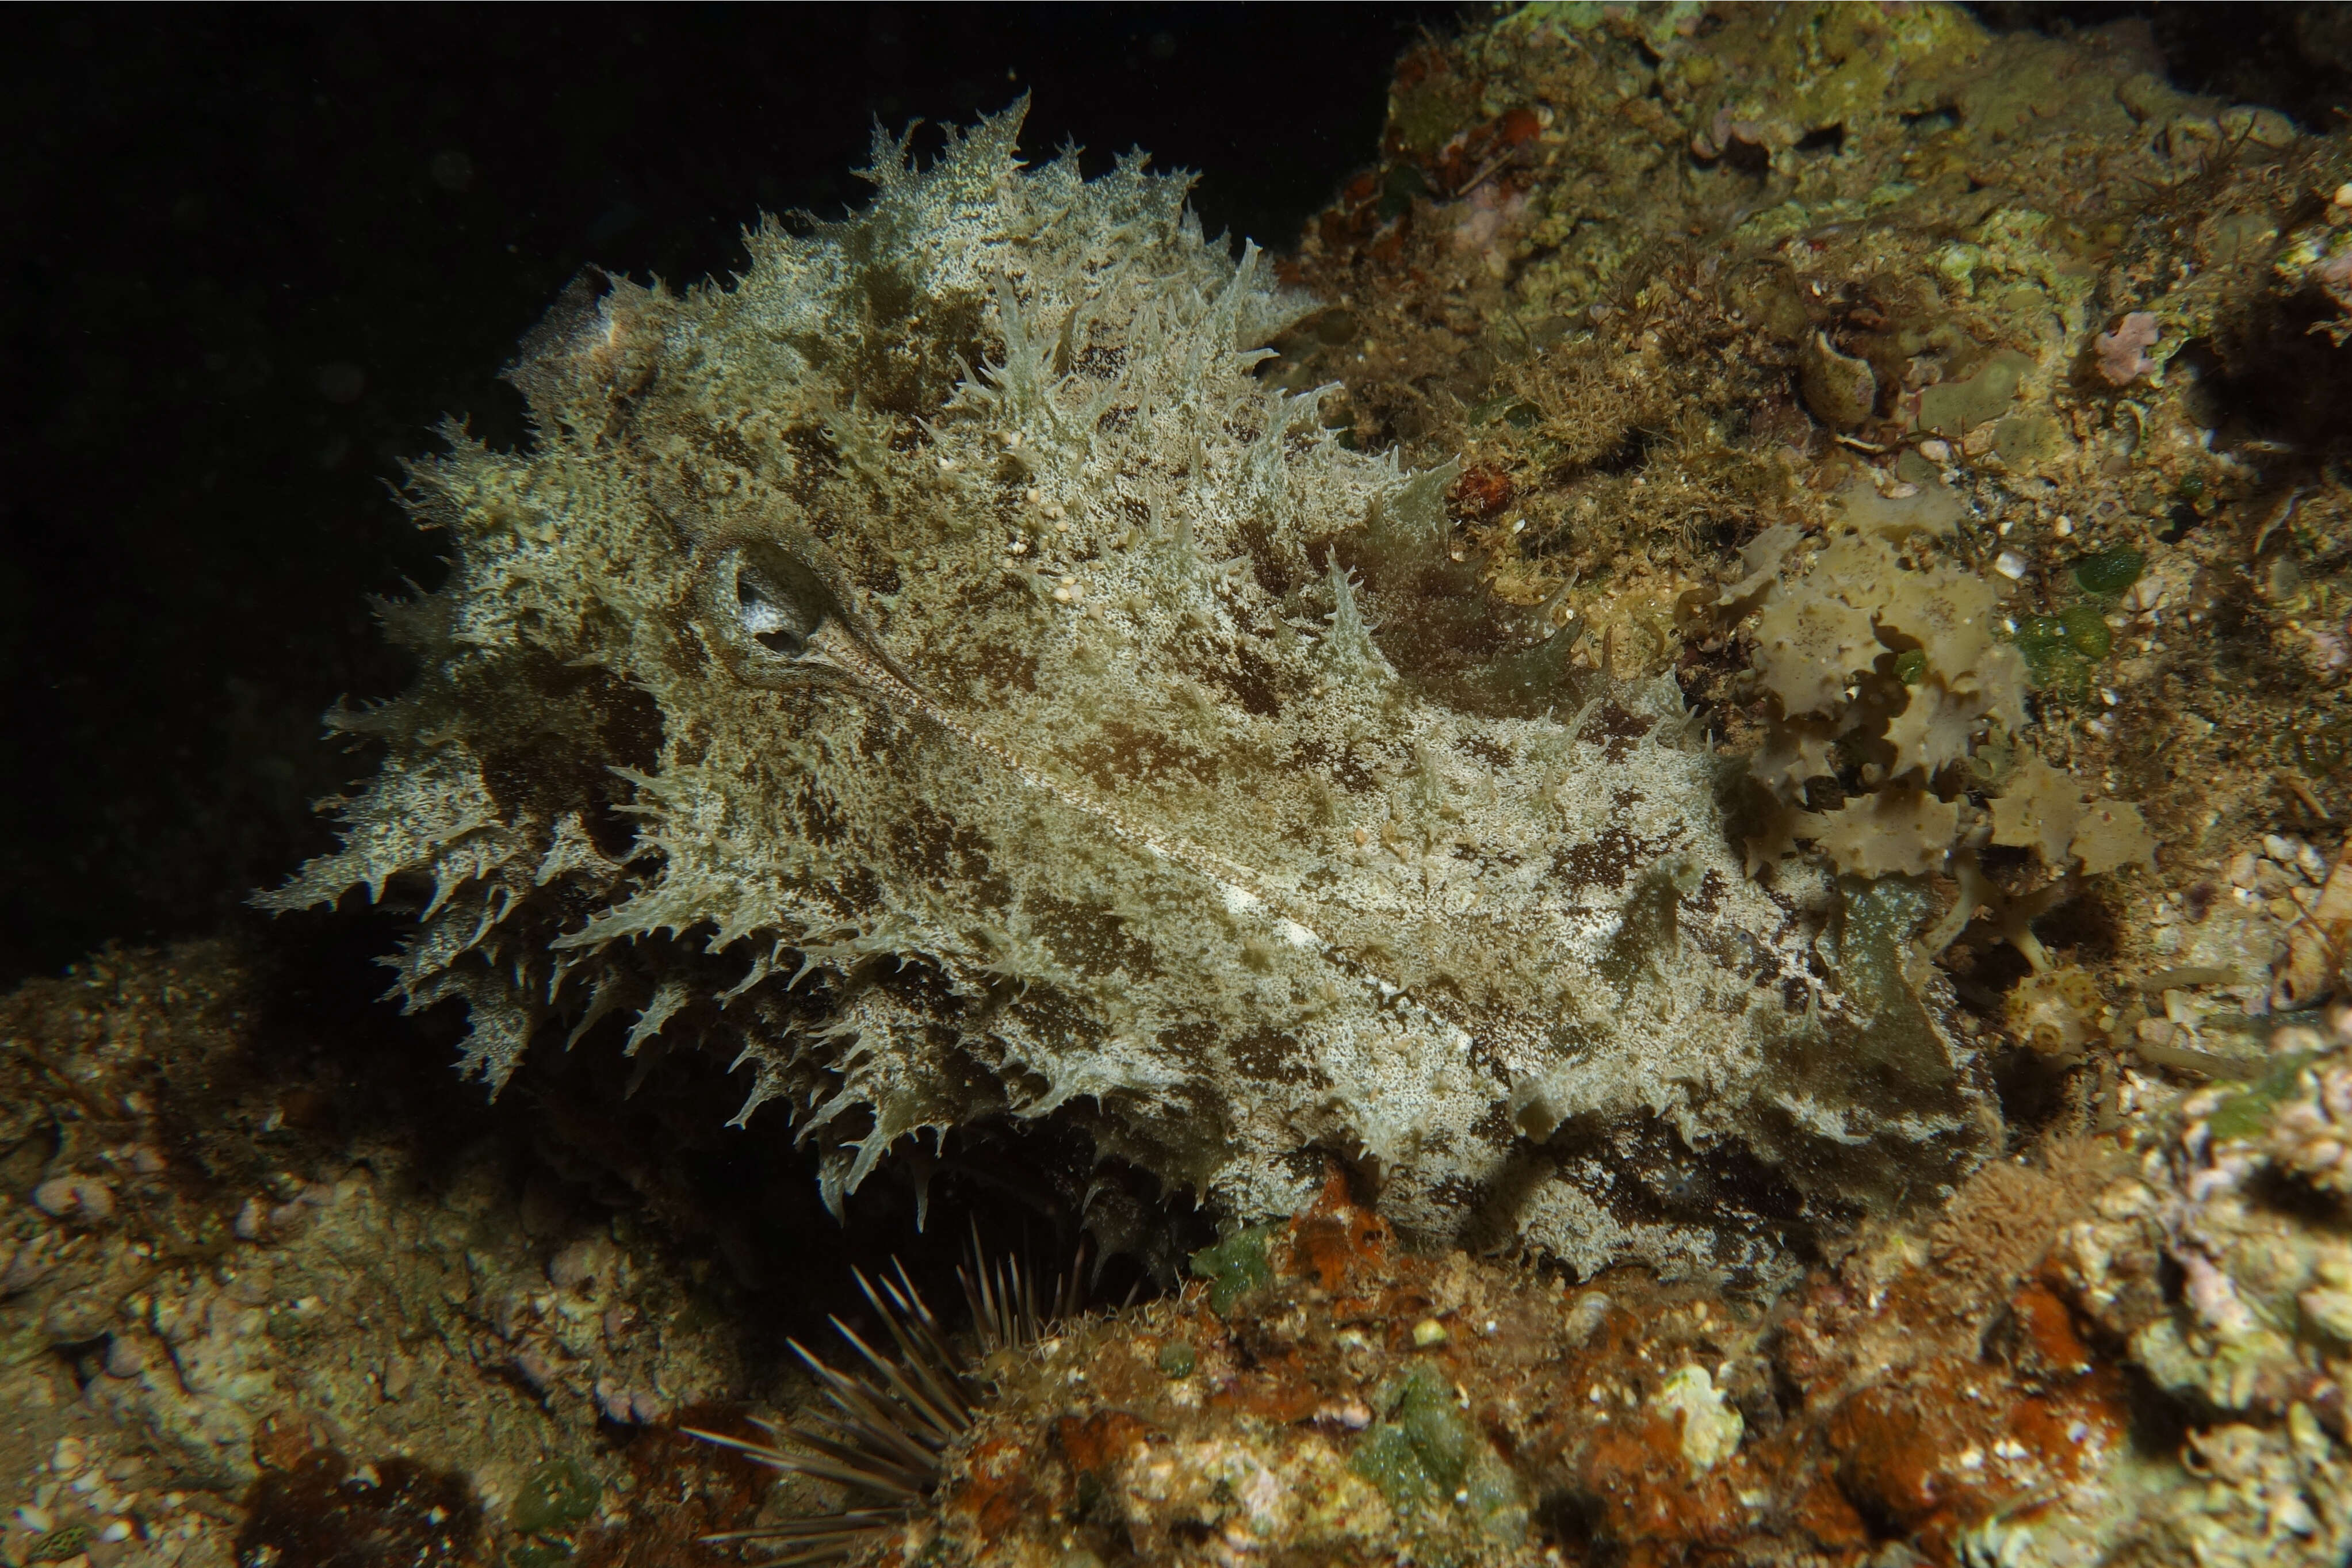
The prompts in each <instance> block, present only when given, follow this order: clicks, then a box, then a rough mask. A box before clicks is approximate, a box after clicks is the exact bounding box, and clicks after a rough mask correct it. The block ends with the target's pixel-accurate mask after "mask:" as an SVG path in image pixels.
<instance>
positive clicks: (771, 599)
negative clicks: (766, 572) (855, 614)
mask: <svg viewBox="0 0 2352 1568" xmlns="http://www.w3.org/2000/svg"><path fill="white" fill-rule="evenodd" d="M735 604H736V607H737V609H738V610H739V611H740V613H741V615H742V617H743V631H744V633H745V635H746V636H748V637H751V640H752V641H753V642H755V643H758V644H759V645H760V646H761V647H764V648H766V649H767V650H768V651H769V652H770V653H780V654H782V655H783V656H784V657H785V658H799V657H800V656H801V652H802V650H803V649H804V648H805V647H808V635H809V633H810V632H812V631H814V630H815V629H816V628H815V627H814V626H809V625H808V624H807V623H805V622H804V621H803V620H802V619H800V617H799V616H796V615H794V614H793V609H792V608H791V607H789V606H787V605H782V604H779V603H778V602H777V600H776V598H775V596H774V595H773V594H772V591H771V590H769V589H768V588H766V587H764V586H763V585H762V584H761V583H760V582H759V581H758V580H757V579H755V578H753V577H751V575H750V574H739V575H738V576H737V577H736V579H735Z"/></svg>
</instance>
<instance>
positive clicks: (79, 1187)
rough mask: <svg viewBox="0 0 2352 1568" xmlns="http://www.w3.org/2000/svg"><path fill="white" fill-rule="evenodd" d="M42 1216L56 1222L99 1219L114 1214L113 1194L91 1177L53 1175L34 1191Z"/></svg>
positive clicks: (104, 1185)
mask: <svg viewBox="0 0 2352 1568" xmlns="http://www.w3.org/2000/svg"><path fill="white" fill-rule="evenodd" d="M33 1202H34V1204H35V1205H37V1207H38V1208H39V1209H40V1210H41V1212H42V1213H43V1214H47V1215H54V1216H55V1217H57V1218H58V1219H87V1220H101V1219H104V1218H106V1217H107V1216H108V1215H111V1214H113V1213H114V1192H113V1189H112V1188H110V1187H109V1186H108V1185H107V1184H105V1183H104V1182H101V1181H99V1180H97V1179H96V1178H94V1177H90V1176H52V1177H51V1178H50V1179H49V1180H47V1181H46V1182H43V1183H42V1184H40V1185H39V1186H37V1187H35V1188H34V1189H33Z"/></svg>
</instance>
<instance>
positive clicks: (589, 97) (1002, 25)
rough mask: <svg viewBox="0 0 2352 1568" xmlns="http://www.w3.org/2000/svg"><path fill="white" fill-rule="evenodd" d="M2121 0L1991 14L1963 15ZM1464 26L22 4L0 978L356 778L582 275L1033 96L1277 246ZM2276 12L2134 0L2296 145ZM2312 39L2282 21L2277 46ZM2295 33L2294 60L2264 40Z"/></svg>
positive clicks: (161, 913)
mask: <svg viewBox="0 0 2352 1568" xmlns="http://www.w3.org/2000/svg"><path fill="white" fill-rule="evenodd" d="M2133 9H2138V10H2142V11H2144V12H2145V11H2147V7H2126V6H2084V5H2073V6H2062V7H2038V6H2032V5H1989V6H1986V7H1983V8H1982V9H1981V10H1980V15H1982V16H1985V18H1986V19H1987V20H1988V21H1989V22H1990V23H1992V24H1993V25H1995V26H2065V25H2067V24H2068V21H2069V19H2070V18H2079V19H2081V20H2083V21H2085V22H2098V21H2106V20H2111V19H2114V18H2115V17H2116V16H2122V15H2125V14H2126V13H2127V12H2128V11H2130V10H2133ZM1469 14H1470V13H1469V12H1468V11H1457V9H1456V8H1455V7H1454V6H1450V5H1398V6H1387V7H1378V8H1373V7H1356V6H1337V5H1328V6H1322V5H1318V6H1295V7H1270V6H1267V7H1261V6H1246V7H1245V6H1237V5H1227V6H1153V5H1143V6H1068V7H1058V8H1049V9H1048V8H1025V7H1013V8H993V7H981V6H967V7H952V8H922V7H902V6H897V5H877V6H872V7H839V8H835V7H822V6H811V5H795V6H779V7H772V8H763V9H752V8H730V7H715V6H704V5H677V6H666V7H658V8H635V7H610V8H600V9H595V10H573V9H569V8H563V7H554V6H530V7H480V8H464V9H457V8H446V7H425V6H417V7H404V8H399V9H383V8H373V7H356V6H354V7H335V8H325V7H319V8H293V7H273V8H268V9H263V8H239V9H216V8H210V7H195V6H182V7H170V8H152V9H151V8H132V7H84V8H75V9H63V8H41V7H20V8H16V9H13V10H12V11H11V12H10V14H9V18H8V20H9V28H8V35H7V41H6V44H5V47H4V48H0V267H5V269H6V272H5V278H6V287H5V289H0V533H5V550H0V984H7V983H11V982H13V981H14V980H16V979H17V978H19V977H21V976H23V975H26V974H28V973H45V972H54V971H55V970H57V969H58V967H59V966H61V965H63V964H65V963H69V962H71V961H72V960H74V959H75V958H77V957H78V956H79V955H80V954H81V953H83V952H86V951H88V950H89V949H90V948H92V947H94V946H96V945H98V944H99V943H100V942H106V941H109V940H120V941H124V942H140V941H149V940H154V939H157V938H163V937H172V936H178V935H186V934H194V933H198V932H204V931H211V930H215V929H217V928H218V927H219V926H220V925H221V923H222V922H223V921H224V920H226V919H230V918H236V911H237V910H238V909H239V900H241V899H242V897H243V895H244V893H245V891H246V890H247V889H249V888H251V887H253V886H255V885H257V884H259V883H265V882H274V881H276V880H278V879H280V878H281V877H282V876H283V875H284V874H285V873H286V871H287V870H288V869H289V868H290V867H291V866H292V865H293V864H295V863H296V862H297V861H298V860H299V858H301V857H302V856H303V855H306V854H310V853H315V852H317V851H318V850H320V849H321V848H323V847H327V846H328V844H329V843H330V842H331V836H330V834H329V833H328V831H327V829H326V826H325V825H324V824H323V823H321V822H320V821H319V820H318V819H317V818H315V817H314V816H312V814H311V813H310V809H309V803H310V801H311V800H312V799H313V798H314V797H317V796H320V795H327V794H331V793H332V792H334V791H336V790H338V789H341V788H343V787H345V786H347V785H348V784H351V783H352V781H354V780H355V779H356V778H358V777H360V776H362V774H364V773H366V772H367V771H368V768H369V766H370V765H371V764H370V760H369V759H367V758H365V757H356V756H351V755H347V754H342V753H339V752H335V751H333V750H331V749H330V748H328V747H326V746H323V745H321V744H320V742H319V740H318V714H319V712H320V710H321V709H323V708H324V707H326V706H327V705H328V704H329V703H330V702H331V701H332V700H334V699H335V698H336V697H337V696H338V695H339V694H342V693H349V694H352V696H354V697H359V698H366V697H374V696H383V695H385V694H387V693H389V692H391V691H393V690H395V689H398V687H399V686H400V685H401V684H402V683H403V681H404V678H405V676H404V670H403V669H402V668H400V665H399V663H398V661H397V659H396V658H395V657H394V656H393V655H392V654H391V653H389V652H388V651H387V650H385V649H383V647H380V646H379V644H378V642H377V639H376V637H375V635H374V632H373V626H372V624H371V620H370V616H369V612H368V610H367V607H366V605H365V602H364V596H365V595H368V594H370V593H391V592H397V591H398V590H399V588H400V586H401V584H402V582H403V580H404V578H412V579H415V580H418V581H421V582H426V583H430V582H432V581H434V580H435V579H436V576H437V574H438V571H439V567H438V564H437V562H436V555H435V549H436V546H435V543H434V542H433V541H432V540H431V539H430V538H429V537H425V536H421V535H419V534H417V533H415V531H412V530H411V529H410V528H409V527H408V526H407V524H406V522H405V521H404V518H403V517H402V515H401V513H400V512H399V510H398V509H397V508H396V507H395V506H394V504H393V502H392V500H391V499H390V497H389V495H388V493H387V481H388V480H390V479H393V478H394V476H395V475H396V474H397V472H398V464H397V459H398V458H401V457H402V456H404V455H408V454H415V453H417V452H420V451H424V450H427V449H429V448H430V445H431V439H430V437H429V434H428V431H429V429H430V427H431V426H432V425H433V424H434V423H435V422H436V420H437V419H438V418H439V417H440V416H442V415H443V414H444V413H454V414H457V415H460V416H465V417H467V418H469V419H470V420H471V421H472V422H473V424H474V426H475V428H476V429H477V430H478V431H479V432H481V433H483V434H484V435H486V436H488V437H490V438H491V439H493V440H494V441H501V442H503V441H509V440H511V439H513V438H514V437H515V435H516V433H517V402H516V399H515V398H514V396H513V395H511V394H510V393H509V391H508V390H507V389H506V388H504V387H503V386H502V385H501V384H499V383H498V382H497V381H496V380H495V379H494V376H495V372H496V371H497V369H498V367H499V364H500V363H503V361H504V360H505V358H506V356H507V354H508V353H509V349H510V347H511V345H512V344H513V342H515V340H516V338H517V337H518V335H519V334H520V333H521V332H522V331H524V330H525V329H526V328H527V327H528V326H530V323H531V322H532V321H533V320H534V319H535V318H536V317H537V315H538V313H539V312H540V311H541V309H543V307H544V306H545V304H546V303H547V301H548V300H550V299H551V298H552V297H553V295H554V294H555V293H556V291H557V290H558V289H561V288H562V285H563V283H564V282H565V280H566V279H569V278H570V277H571V276H572V273H573V272H574V271H575V270H577V269H578V268H580V267H581V266H582V265H583V264H585V263H588V262H591V261H593V262H596V263H599V264H602V265H604V266H605V267H607V268H613V269H615V270H620V271H626V272H630V273H635V274H637V275H640V276H642V275H644V274H646V273H647V272H658V273H660V274H661V275H662V276H664V277H666V278H667V279H672V280H674V281H679V282H683V281H686V280H689V279H695V278H698V277H701V276H703V275H705V274H709V273H712V272H715V271H724V270H726V269H728V268H731V267H733V266H735V265H738V264H739V263H740V258H741V251H740V245H739V242H738V235H739V232H740V228H741V227H742V226H743V225H744V224H745V223H746V222H748V221H750V220H751V218H752V217H753V216H755V214H756V213H757V212H759V211H760V210H761V209H769V210H778V209H787V208H794V207H804V208H811V209H814V210H816V211H818V212H820V213H828V212H837V211H838V210H839V209H840V207H841V206H842V205H844V204H845V203H849V202H852V201H855V200H856V199H857V198H858V192H859V187H858V186H857V185H856V183H855V182H854V181H853V180H851V179H850V178H849V176H848V174H847V171H848V170H849V169H850V168H851V167H853V166H854V165H856V164H857V163H862V162H863V161H864V157H865V153H866V138H867V135H868V128H869V126H870V124H871V123H872V121H873V120H874V119H875V118H876V117H877V116H878V117H879V118H881V119H882V120H884V121H887V122H889V123H891V124H892V125H894V126H895V125H898V124H900V123H903V122H904V121H907V120H908V119H910V118H913V117H918V116H920V117H924V118H927V119H929V120H932V121H940V120H969V119H970V118H971V116H972V115H973V114H975V113H976V112H977V111H980V110H989V109H994V108H998V107H1001V106H1002V105H1003V104H1005V103H1006V102H1008V101H1010V100H1012V99H1013V98H1014V97H1015V96H1017V95H1018V94H1019V93H1020V92H1022V91H1024V90H1034V93H1035V95H1036V96H1035V107H1034V110H1033V112H1032V114H1031V117H1030V120H1029V130H1028V133H1027V137H1026V145H1027V146H1028V147H1030V148H1031V149H1033V150H1046V149H1050V148H1052V147H1054V146H1055V144H1057V143H1059V142H1063V141H1065V140H1072V141H1076V142H1079V143H1082V144H1083V145H1085V146H1086V147H1087V149H1088V154H1087V156H1088V161H1089V164H1090V166H1097V167H1098V166H1100V165H1101V164H1102V163H1105V162H1107V160H1108V153H1110V152H1112V151H1113V150H1115V149H1124V148H1126V147H1128V146H1130V145H1133V144H1138V143H1140V144H1142V145H1144V146H1147V147H1149V148H1150V150H1151V151H1152V152H1153V153H1154V154H1155V155H1156V158H1157V160H1158V162H1159V163H1160V166H1161V167H1168V166H1171V165H1187V166H1191V167H1192V168H1195V169H1198V170H1200V171H1202V174H1203V176H1204V178H1203V181H1202V186H1201V188H1200V191H1199V194H1198V197H1197V200H1198V204H1199V205H1200V206H1201V208H1202V211H1203V213H1204V215H1205V216H1207V218H1208V220H1209V223H1210V226H1211V227H1212V228H1215V227H1219V226H1230V227H1232V228H1234V230H1236V231H1237V232H1239V233H1243V234H1247V235H1250V236H1252V237H1256V238H1258V239H1259V240H1261V241H1262V242H1264V243H1265V244H1267V245H1269V246H1272V247H1281V246H1283V245H1285V244H1286V242H1287V241H1288V240H1289V239H1290V238H1291V237H1293V236H1294V235H1295V234H1296V232H1297V228H1298V226H1299V224H1300V222H1301V220H1302V219H1304V218H1305V217H1306V216H1307V215H1308V214H1309V213H1310V212H1312V211H1313V210H1314V209H1315V208H1316V207H1318V205H1321V203H1322V202H1323V201H1324V200H1325V199H1326V198H1327V196H1328V195H1329V194H1330V192H1331V191H1332V189H1333V188H1334V187H1335V186H1336V185H1337V184H1339V182H1340V181H1341V180H1343V179H1344V178H1345V177H1346V176H1347V175H1348V174H1349V173H1350V172H1352V171H1353V170H1355V169H1357V168H1359V167H1361V166H1363V165H1364V164H1365V163H1369V162H1370V160H1371V159H1372V158H1373V157H1374V155H1375V152H1376V145H1377V140H1378V133H1379V130H1380V125H1381V114H1382V110H1383V104H1384V92H1385V88H1386V84H1387V80H1388V76H1389V71H1390V68H1391V64H1392V62H1393V61H1394V59H1395V58H1396V57H1397V55H1398V54H1399V53H1400V52H1401V51H1402V49H1403V48H1405V47H1408V46H1409V45H1410V44H1411V43H1412V40H1413V38H1414V37H1416V36H1417V35H1418V34H1419V33H1420V32H1421V31H1422V30H1423V29H1429V30H1433V31H1444V30H1445V29H1447V28H1449V27H1451V26H1454V25H1455V23H1456V21H1457V19H1458V17H1459V16H1466V15H1469ZM2311 14H2312V12H2311V8H2299V7H2295V6H2288V5H2265V6H2254V5H2232V6H2210V7H2199V6H2165V7H2160V8H2157V9H2156V10H2155V11H2154V16H2155V18H2156V21H2157V26H2158V32H2159V35H2160V36H2161V37H2163V38H2164V39H2165V42H2166V44H2167V46H2168V51H2169V53H2170V55H2171V58H2172V59H2173V60H2174V61H2175V62H2176V73H2177V74H2178V75H2179V76H2180V77H2181V78H2182V79H2183V81H2184V85H2192V86H2198V87H2200V88H2205V89H2210V90H2214V91H2217V92H2221V93H2225V94H2226V95H2228V96H2230V97H2232V98H2237V99H2242V100H2253V101H2261V102H2268V103H2273V104H2276V105H2278V106H2279V107H2282V108H2285V109H2287V110H2290V112H2293V113H2295V114H2296V115H2297V116H2298V118H2301V119H2303V120H2304V121H2305V123H2306V124H2307V125H2312V126H2314V127H2315V128H2317V129H2332V128H2333V116H2334V115H2335V113H2336V111H2335V110H2334V109H2333V105H2334V103H2335V102H2336V101H2338V100H2339V99H2340V97H2341V88H2342V84H2343V71H2342V68H2341V64H2340V62H2336V61H2332V60H2325V59H2315V58H2314V57H2313V53H2312V50H2311V48H2310V47H2308V43H2309V38H2308V35H2310V34H2311V32H2312V28H2311V26H2309V22H2308V18H2309V16H2310V15H2311ZM2299 16H2300V17H2302V18H2304V20H2303V21H2302V22H2300V23H2299V22H2298V17H2299ZM2299 40H2300V41H2299Z"/></svg>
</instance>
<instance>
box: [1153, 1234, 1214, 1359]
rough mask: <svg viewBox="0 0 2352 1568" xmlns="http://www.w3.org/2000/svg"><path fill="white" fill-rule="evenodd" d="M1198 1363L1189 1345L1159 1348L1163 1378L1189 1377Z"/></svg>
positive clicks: (1179, 1344) (1169, 1345)
mask: <svg viewBox="0 0 2352 1568" xmlns="http://www.w3.org/2000/svg"><path fill="white" fill-rule="evenodd" d="M1211 1250H1214V1248H1212V1249H1211ZM1199 1362H1200V1358H1199V1357H1198V1356H1197V1355H1195V1354H1194V1353H1193V1351H1192V1346H1191V1345H1188V1344H1184V1343H1182V1342H1178V1343H1175V1344H1168V1345H1162V1346H1160V1374H1161V1375H1162V1376H1164V1377H1190V1376H1192V1368H1193V1367H1194V1366H1196V1365H1198V1364H1199Z"/></svg>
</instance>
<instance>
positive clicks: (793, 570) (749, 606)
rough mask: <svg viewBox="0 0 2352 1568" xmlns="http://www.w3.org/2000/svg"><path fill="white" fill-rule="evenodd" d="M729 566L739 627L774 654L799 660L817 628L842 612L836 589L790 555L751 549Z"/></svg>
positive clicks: (743, 550) (757, 547) (773, 549)
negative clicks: (836, 596)
mask: <svg viewBox="0 0 2352 1568" xmlns="http://www.w3.org/2000/svg"><path fill="white" fill-rule="evenodd" d="M730 563H731V566H732V569H733V574H734V580H735V582H734V604H733V606H732V608H733V610H734V613H735V616H736V620H737V624H738V625H739V626H741V628H742V631H743V635H744V637H747V638H749V639H750V640H751V641H752V642H755V643H757V644H759V645H760V646H761V647H763V648H765V649H767V650H768V651H769V652H770V653H772V654H776V655H779V656H781V657H782V658H800V657H801V655H802V654H803V653H804V652H806V651H807V648H808V642H809V638H811V637H814V636H815V635H816V629H817V627H818V626H821V625H823V624H824V620H825V618H826V617H827V616H835V615H837V614H838V613H839V606H837V605H835V602H834V597H833V592H832V590H831V589H829V588H827V587H826V586H825V585H824V580H823V579H822V578H820V577H819V576H818V575H817V574H815V573H814V571H812V570H810V569H809V567H808V565H807V564H806V563H803V562H802V561H801V560H800V559H799V558H798V557H796V556H794V555H793V553H792V552H789V551H786V550H782V549H779V548H777V547H775V546H772V545H765V544H748V545H745V546H744V547H743V548H741V549H740V550H738V551H736V552H733V553H732V556H731V560H730Z"/></svg>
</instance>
